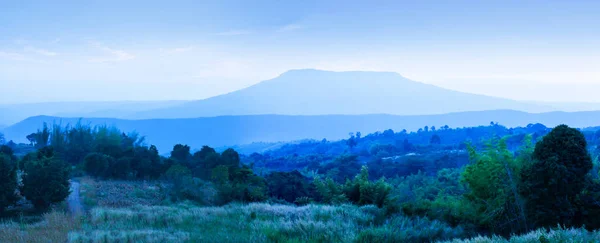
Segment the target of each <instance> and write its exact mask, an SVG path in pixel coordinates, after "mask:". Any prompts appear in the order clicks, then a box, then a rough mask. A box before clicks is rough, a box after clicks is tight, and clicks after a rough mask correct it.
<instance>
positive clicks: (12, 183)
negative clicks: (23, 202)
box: [0, 153, 18, 215]
mask: <svg viewBox="0 0 600 243" xmlns="http://www.w3.org/2000/svg"><path fill="white" fill-rule="evenodd" d="M16 189H17V166H16V164H15V162H14V161H13V160H12V159H11V157H9V156H7V155H5V154H2V153H0V215H2V214H3V213H4V209H5V208H6V207H7V206H10V205H12V204H14V203H15V202H16V201H17V199H18V198H17V195H16V193H15V190H16Z"/></svg>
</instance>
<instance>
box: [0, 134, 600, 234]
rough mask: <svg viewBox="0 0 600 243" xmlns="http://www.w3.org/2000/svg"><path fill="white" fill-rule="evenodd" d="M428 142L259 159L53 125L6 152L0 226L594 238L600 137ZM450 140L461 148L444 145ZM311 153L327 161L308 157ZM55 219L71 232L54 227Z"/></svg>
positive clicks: (349, 143) (456, 137)
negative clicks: (76, 209) (26, 146)
mask: <svg viewBox="0 0 600 243" xmlns="http://www.w3.org/2000/svg"><path fill="white" fill-rule="evenodd" d="M431 131H432V129H430V128H425V129H424V130H423V131H419V132H417V133H410V134H409V133H406V132H400V133H394V132H393V131H386V132H384V133H383V134H374V135H368V136H366V137H361V135H360V134H359V133H357V134H352V135H351V137H350V138H349V139H347V140H344V141H339V142H333V143H329V142H321V143H319V144H314V143H306V144H299V145H292V148H295V149H291V150H290V148H291V147H289V146H287V147H286V146H284V147H282V148H280V149H279V150H277V151H273V152H270V153H265V154H262V155H260V154H253V155H250V156H243V155H240V154H238V153H237V152H236V151H235V150H233V149H227V150H224V151H222V152H218V151H216V150H215V149H213V148H211V147H208V146H204V147H202V148H201V149H200V150H197V151H195V152H193V151H192V150H191V148H190V147H189V146H186V145H182V144H177V145H175V146H174V147H173V150H172V151H171V152H170V154H169V156H168V157H165V156H161V155H159V153H158V150H157V149H156V148H155V147H153V146H147V145H146V144H145V143H144V142H143V141H144V140H143V137H140V136H138V135H137V134H135V133H131V134H125V133H122V132H121V131H119V130H118V129H116V128H111V127H106V126H101V127H96V128H90V127H86V126H82V125H76V126H74V127H67V128H63V127H60V126H56V125H55V126H53V128H52V129H50V128H48V127H47V126H44V128H43V129H42V130H40V131H38V132H36V133H33V134H31V135H30V136H29V137H28V138H29V139H30V141H31V142H32V143H31V145H30V146H32V147H34V148H36V149H35V151H30V152H28V153H26V154H24V155H22V156H18V155H19V154H20V152H19V151H18V150H19V146H16V147H15V146H14V145H10V144H9V145H3V146H0V171H1V172H2V174H0V187H1V188H2V194H1V195H0V209H1V210H0V214H3V215H6V216H11V215H12V221H7V222H6V223H3V224H2V227H3V229H5V230H6V231H7V232H10V233H9V234H6V235H5V236H2V237H7V238H6V240H7V241H10V240H12V241H15V242H27V241H28V240H29V239H31V240H32V241H36V240H37V239H35V237H36V236H37V237H40V236H41V235H43V234H45V233H44V232H49V233H48V234H49V237H48V239H52V242H65V241H70V242H206V241H211V242H212V241H219V242H241V241H252V242H432V241H455V242H459V241H458V239H466V240H465V241H466V242H498V241H509V242H555V241H557V242H561V241H562V240H564V239H567V238H566V237H570V238H571V239H577V240H575V242H580V240H581V241H582V242H583V241H586V242H587V241H594V240H595V239H596V237H597V233H596V232H595V231H594V230H597V229H599V228H600V205H599V204H598V203H597V202H598V201H600V175H599V171H600V163H598V159H597V158H598V154H599V153H598V151H599V149H598V141H600V139H599V138H600V133H598V132H590V131H585V132H582V131H580V130H577V129H573V128H569V127H567V126H564V125H563V126H558V127H556V128H554V129H547V128H546V127H544V126H541V125H532V126H528V127H527V128H519V129H511V130H508V129H506V128H504V127H502V126H499V125H498V124H494V123H492V124H490V126H489V127H480V128H474V129H471V130H469V129H455V130H453V129H449V128H447V127H444V128H442V129H441V130H435V129H433V131H434V132H433V135H431V134H432V132H431ZM438 131H439V132H438ZM496 132H498V133H500V134H502V133H506V134H505V135H504V136H502V137H500V136H498V135H497V134H496ZM530 132H533V133H530ZM430 135H431V136H430ZM442 135H443V136H442ZM467 137H468V138H469V139H467V140H462V139H465V138H467ZM398 138H404V140H403V142H398V141H402V140H398ZM408 138H411V139H412V142H411V141H409V140H408ZM425 138H427V139H425ZM445 138H447V139H448V140H450V141H453V142H451V144H446V145H444V142H443V141H444V140H445ZM475 138H476V139H477V140H472V139H475ZM420 140H424V141H427V144H419V143H416V142H418V141H420ZM390 141H396V142H395V143H393V144H391V143H388V142H390ZM415 141H416V142H415ZM457 141H461V142H457ZM374 142H376V144H373V143H374ZM20 146H22V145H20ZM315 146H316V147H315ZM340 146H344V147H345V149H344V150H343V151H341V152H340V150H339V148H341V147H340ZM365 146H370V147H371V149H370V151H368V152H365V150H364V149H363V148H364V147H365ZM323 148H328V150H323ZM13 149H14V150H13ZM313 149H317V150H319V151H325V152H324V153H323V154H320V155H317V154H311V153H313V152H314V151H315V150H313ZM311 151H312V152H311ZM335 151H337V152H335ZM361 151H362V152H361ZM292 153H293V154H292ZM277 154H279V155H282V157H274V156H276V155H277ZM327 156H333V157H332V159H328V158H327ZM465 160H466V161H465ZM282 161H284V162H282ZM286 162H289V164H285V163H286ZM282 163H284V164H282ZM290 168H291V170H289V169H290ZM84 175H85V177H80V176H84ZM73 177H77V178H76V180H77V181H78V184H77V185H79V183H80V184H81V196H80V198H79V197H76V198H75V199H73V200H74V201H75V202H71V201H70V202H69V204H72V203H76V204H77V203H78V202H77V201H78V199H81V201H82V202H83V204H84V205H83V208H85V209H87V211H86V212H85V213H84V214H83V215H68V214H64V213H61V212H62V211H65V210H64V209H61V207H57V205H60V204H61V203H62V202H63V200H64V199H65V198H66V197H67V195H69V186H70V181H69V179H71V178H73ZM72 189H73V188H72ZM24 205H30V208H32V210H31V211H27V210H26V208H27V207H25V206H24ZM44 212H50V213H45V214H43V217H42V219H41V221H39V222H37V223H32V222H30V221H31V220H25V219H26V217H24V216H23V215H24V213H26V215H34V217H35V215H36V214H39V213H44ZM19 215H21V216H19ZM27 217H30V216H27ZM60 218H64V220H65V222H68V223H66V224H64V225H62V226H57V225H53V224H54V223H57V222H60ZM557 227H558V228H557ZM563 227H564V228H563ZM548 230H550V231H548ZM50 231H52V232H50ZM515 235H521V236H515Z"/></svg>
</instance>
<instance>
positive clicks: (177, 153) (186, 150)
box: [171, 144, 192, 164]
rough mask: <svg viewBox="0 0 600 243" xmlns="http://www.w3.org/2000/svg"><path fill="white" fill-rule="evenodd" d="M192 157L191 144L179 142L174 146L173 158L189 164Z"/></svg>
mask: <svg viewBox="0 0 600 243" xmlns="http://www.w3.org/2000/svg"><path fill="white" fill-rule="evenodd" d="M191 157H192V155H191V154H190V146H187V145H183V144H177V145H175V146H174V147H173V151H171V159H175V160H177V161H178V162H180V163H183V164H187V162H188V160H189V159H190V158H191Z"/></svg>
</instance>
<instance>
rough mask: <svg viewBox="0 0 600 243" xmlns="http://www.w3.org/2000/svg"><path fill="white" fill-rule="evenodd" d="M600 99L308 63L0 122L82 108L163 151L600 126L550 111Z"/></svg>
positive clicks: (597, 119)
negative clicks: (241, 83) (185, 97)
mask: <svg viewBox="0 0 600 243" xmlns="http://www.w3.org/2000/svg"><path fill="white" fill-rule="evenodd" d="M596 107H599V108H600V106H598V105H597V104H593V103H544V102H524V101H515V100H510V99H504V98H497V97H489V96H484V95H477V94H469V93H463V92H458V91H453V90H448V89H444V88H440V87H436V86H433V85H429V84H424V83H420V82H416V81H412V80H409V79H406V78H404V77H402V76H401V75H399V74H397V73H390V72H329V71H320V70H312V69H307V70H292V71H288V72H286V73H284V74H282V75H280V76H279V77H276V78H274V79H271V80H267V81H263V82H261V83H258V84H256V85H253V86H250V87H248V88H245V89H241V90H238V91H235V92H231V93H228V94H224V95H219V96H215V97H212V98H208V99H204V100H198V101H145V102H141V101H140V102H138V101H123V102H58V103H40V104H20V105H0V114H1V116H0V130H2V131H3V132H4V133H5V135H6V137H7V138H8V139H13V140H15V141H17V142H25V136H26V135H27V134H30V133H32V132H34V131H35V130H37V129H38V128H40V127H41V126H42V124H43V122H47V123H50V124H51V123H54V122H55V123H61V124H63V125H66V124H74V123H76V122H77V121H78V120H79V118H78V117H84V118H83V119H82V122H84V123H86V124H91V125H99V124H109V125H116V126H117V127H119V128H121V129H122V130H124V131H133V130H137V131H138V132H140V133H141V134H142V135H146V136H147V138H148V141H149V142H150V143H152V144H155V145H157V146H158V147H159V148H160V149H162V150H164V149H169V148H170V147H171V146H172V145H173V144H175V143H187V144H189V145H191V146H192V147H200V146H202V145H211V146H215V147H218V146H229V145H236V144H246V143H252V142H280V141H292V140H299V139H323V138H326V139H330V140H331V139H341V138H345V137H347V135H348V133H349V132H356V131H360V132H363V133H364V134H366V133H371V132H375V131H382V130H385V129H389V128H391V129H394V130H402V129H407V130H417V129H418V128H421V127H424V126H426V125H429V126H443V125H449V126H450V127H463V126H477V125H487V124H489V122H490V121H495V122H500V124H502V125H506V126H524V125H527V124H529V123H543V124H545V125H548V126H554V125H558V124H561V123H565V124H569V125H572V126H576V127H588V126H598V125H600V112H576V113H565V112H551V111H557V110H560V111H578V110H596ZM545 112H549V113H545ZM28 117H30V118H28ZM23 119H25V120H23ZM19 121H20V122H19ZM15 123H16V124H15ZM11 124H13V125H11ZM3 127H4V128H3Z"/></svg>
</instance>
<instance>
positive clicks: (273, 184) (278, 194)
mask: <svg viewBox="0 0 600 243" xmlns="http://www.w3.org/2000/svg"><path fill="white" fill-rule="evenodd" d="M265 179H266V181H267V185H268V187H269V196H271V197H274V198H278V199H283V200H285V201H287V202H291V203H293V202H295V201H296V199H298V198H300V197H311V188H310V183H309V181H308V178H306V177H304V176H303V175H302V174H300V172H298V171H297V170H295V171H292V172H273V173H271V174H269V175H268V176H267V177H266V178H265Z"/></svg>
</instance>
